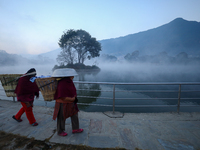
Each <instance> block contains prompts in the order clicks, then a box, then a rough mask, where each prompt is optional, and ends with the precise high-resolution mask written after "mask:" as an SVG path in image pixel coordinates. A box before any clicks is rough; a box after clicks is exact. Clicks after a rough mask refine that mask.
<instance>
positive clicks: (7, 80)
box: [0, 74, 23, 97]
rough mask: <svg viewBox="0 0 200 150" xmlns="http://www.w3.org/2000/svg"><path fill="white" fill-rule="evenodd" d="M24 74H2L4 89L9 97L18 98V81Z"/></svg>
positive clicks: (0, 75) (0, 77) (0, 76)
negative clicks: (16, 91)
mask: <svg viewBox="0 0 200 150" xmlns="http://www.w3.org/2000/svg"><path fill="white" fill-rule="evenodd" d="M22 75H23V74H0V80H1V84H2V86H3V88H4V91H5V93H6V96H7V97H16V94H15V93H14V92H15V88H16V86H17V83H18V79H19V78H20V77H21V76H22Z"/></svg>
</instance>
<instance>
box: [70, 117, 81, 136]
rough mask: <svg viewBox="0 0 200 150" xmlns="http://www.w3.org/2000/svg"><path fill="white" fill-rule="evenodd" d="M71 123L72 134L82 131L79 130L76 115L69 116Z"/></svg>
mask: <svg viewBox="0 0 200 150" xmlns="http://www.w3.org/2000/svg"><path fill="white" fill-rule="evenodd" d="M71 123H72V133H80V132H83V129H79V119H78V113H77V114H75V115H73V116H71Z"/></svg>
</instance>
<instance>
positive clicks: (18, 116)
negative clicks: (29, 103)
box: [13, 105, 25, 122]
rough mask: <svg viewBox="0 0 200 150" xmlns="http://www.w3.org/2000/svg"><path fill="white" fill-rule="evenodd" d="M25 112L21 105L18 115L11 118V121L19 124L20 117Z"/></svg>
mask: <svg viewBox="0 0 200 150" xmlns="http://www.w3.org/2000/svg"><path fill="white" fill-rule="evenodd" d="M24 112H25V110H24V107H23V105H22V108H21V109H20V110H19V111H18V113H17V114H16V115H14V116H13V119H15V120H16V121H18V122H21V121H22V119H21V116H22V115H23V113H24Z"/></svg>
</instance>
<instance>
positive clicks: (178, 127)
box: [0, 100, 200, 150]
mask: <svg viewBox="0 0 200 150" xmlns="http://www.w3.org/2000/svg"><path fill="white" fill-rule="evenodd" d="M20 108H21V104H20V103H19V102H12V101H5V100H0V130H1V131H5V132H7V133H13V134H20V135H22V136H26V137H28V138H32V137H33V138H35V139H37V140H42V141H43V140H47V139H48V140H49V142H52V143H62V144H73V145H86V146H90V147H97V148H115V147H118V148H125V149H130V150H134V149H135V148H139V149H142V150H146V149H148V150H200V113H180V114H177V113H148V114H146V113H125V114H123V115H122V116H121V117H122V118H111V117H109V115H112V113H111V112H110V113H109V112H107V113H101V112H98V113H96V112H94V113H91V112H89V113H88V112H83V111H80V112H79V123H80V128H83V129H84V132H83V133H80V134H72V129H71V120H70V119H67V120H66V132H67V133H68V135H67V136H66V137H61V136H58V135H57V132H56V121H54V120H52V114H53V108H48V107H42V106H34V109H33V110H34V115H35V118H36V120H37V122H38V123H39V125H38V126H36V127H33V126H31V125H29V123H28V120H27V118H26V115H25V114H24V115H23V116H22V120H23V121H22V122H20V123H18V122H16V121H15V120H14V119H12V115H14V114H16V113H17V111H18V110H19V109H20ZM118 115H121V114H118Z"/></svg>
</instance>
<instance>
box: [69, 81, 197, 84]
mask: <svg viewBox="0 0 200 150" xmlns="http://www.w3.org/2000/svg"><path fill="white" fill-rule="evenodd" d="M73 82H74V83H82V84H107V85H179V84H181V85H200V82H129V83H127V82H88V81H73Z"/></svg>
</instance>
